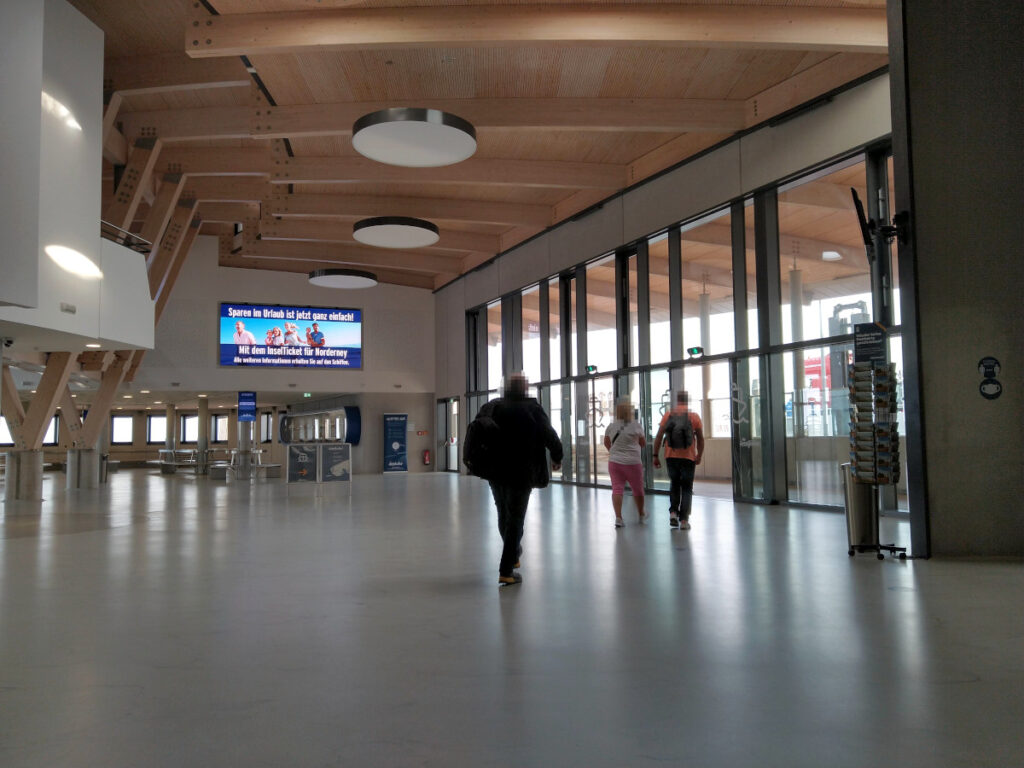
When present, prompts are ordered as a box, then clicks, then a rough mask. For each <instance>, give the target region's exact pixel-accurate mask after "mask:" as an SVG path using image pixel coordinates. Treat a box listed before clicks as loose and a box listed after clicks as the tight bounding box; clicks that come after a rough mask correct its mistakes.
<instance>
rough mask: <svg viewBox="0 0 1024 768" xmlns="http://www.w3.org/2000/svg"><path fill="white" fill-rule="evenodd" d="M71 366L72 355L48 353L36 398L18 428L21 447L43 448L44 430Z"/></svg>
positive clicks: (69, 373)
mask: <svg viewBox="0 0 1024 768" xmlns="http://www.w3.org/2000/svg"><path fill="white" fill-rule="evenodd" d="M74 366H75V356H74V355H72V354H71V353H70V352H51V353H50V356H49V358H48V359H47V361H46V370H45V371H43V377H42V378H41V379H40V380H39V386H38V387H36V396H35V397H34V398H32V402H31V403H30V404H29V407H28V413H27V414H26V415H25V423H24V425H23V427H22V434H21V437H22V440H21V442H22V445H20V446H19V447H21V448H26V449H28V450H30V451H38V450H39V449H40V448H42V447H43V438H44V437H45V436H46V428H47V427H48V426H49V425H50V419H52V418H53V413H54V411H56V410H57V403H59V402H60V399H61V395H62V394H63V391H64V390H65V389H66V388H67V386H68V377H69V376H71V369H72V368H73V367H74Z"/></svg>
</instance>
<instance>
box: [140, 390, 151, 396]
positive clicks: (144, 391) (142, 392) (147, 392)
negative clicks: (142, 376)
mask: <svg viewBox="0 0 1024 768" xmlns="http://www.w3.org/2000/svg"><path fill="white" fill-rule="evenodd" d="M139 394H140V395H148V394H149V390H148V389H140V390H139Z"/></svg>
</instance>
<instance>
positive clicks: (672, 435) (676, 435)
mask: <svg viewBox="0 0 1024 768" xmlns="http://www.w3.org/2000/svg"><path fill="white" fill-rule="evenodd" d="M665 437H666V439H667V440H668V447H669V448H674V449H676V450H685V449H687V448H689V447H690V446H691V445H693V424H692V423H691V422H690V412H689V411H687V412H685V413H674V414H672V415H671V416H669V419H668V421H667V422H665Z"/></svg>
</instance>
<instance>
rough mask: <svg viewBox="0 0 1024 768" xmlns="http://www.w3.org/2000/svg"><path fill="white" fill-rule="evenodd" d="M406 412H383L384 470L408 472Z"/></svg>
mask: <svg viewBox="0 0 1024 768" xmlns="http://www.w3.org/2000/svg"><path fill="white" fill-rule="evenodd" d="M408 423H409V414H407V413H385V414H384V471H385V472H408V471H409V451H408V440H407V437H406V429H407V425H408Z"/></svg>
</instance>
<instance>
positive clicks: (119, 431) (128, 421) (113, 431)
mask: <svg viewBox="0 0 1024 768" xmlns="http://www.w3.org/2000/svg"><path fill="white" fill-rule="evenodd" d="M134 422H135V417H134V416H111V417H110V444H111V445H131V444H132V425H133V424H134Z"/></svg>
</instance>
